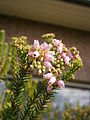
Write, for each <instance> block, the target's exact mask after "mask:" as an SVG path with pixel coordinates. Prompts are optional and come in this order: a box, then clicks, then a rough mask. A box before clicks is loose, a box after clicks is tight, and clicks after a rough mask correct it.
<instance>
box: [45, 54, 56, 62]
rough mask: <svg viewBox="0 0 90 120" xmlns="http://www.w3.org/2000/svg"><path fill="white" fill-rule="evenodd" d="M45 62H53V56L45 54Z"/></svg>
mask: <svg viewBox="0 0 90 120" xmlns="http://www.w3.org/2000/svg"><path fill="white" fill-rule="evenodd" d="M45 60H46V61H54V56H53V55H50V54H45Z"/></svg>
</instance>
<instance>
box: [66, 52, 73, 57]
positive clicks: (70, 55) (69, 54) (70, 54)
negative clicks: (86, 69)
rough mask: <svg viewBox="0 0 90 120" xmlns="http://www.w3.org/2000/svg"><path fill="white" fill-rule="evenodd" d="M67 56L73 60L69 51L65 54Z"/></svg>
mask: <svg viewBox="0 0 90 120" xmlns="http://www.w3.org/2000/svg"><path fill="white" fill-rule="evenodd" d="M67 55H68V56H69V57H70V58H71V59H72V58H73V55H72V53H71V52H70V51H68V52H67Z"/></svg>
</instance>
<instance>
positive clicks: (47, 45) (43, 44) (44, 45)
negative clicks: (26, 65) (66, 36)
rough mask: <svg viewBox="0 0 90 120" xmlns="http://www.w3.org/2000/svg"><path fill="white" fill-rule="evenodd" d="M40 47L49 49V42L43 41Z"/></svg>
mask: <svg viewBox="0 0 90 120" xmlns="http://www.w3.org/2000/svg"><path fill="white" fill-rule="evenodd" d="M41 47H42V48H43V50H50V48H51V44H47V43H46V42H44V43H42V44H41Z"/></svg>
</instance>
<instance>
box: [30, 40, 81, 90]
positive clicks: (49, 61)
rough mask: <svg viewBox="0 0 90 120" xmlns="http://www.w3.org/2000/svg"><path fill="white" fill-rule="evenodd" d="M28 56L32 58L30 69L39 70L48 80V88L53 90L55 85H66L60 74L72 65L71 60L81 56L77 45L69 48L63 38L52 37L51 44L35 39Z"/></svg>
mask: <svg viewBox="0 0 90 120" xmlns="http://www.w3.org/2000/svg"><path fill="white" fill-rule="evenodd" d="M28 56H29V60H31V64H30V69H32V70H36V71H38V73H39V75H41V74H42V75H43V78H44V79H46V80H48V84H49V85H48V88H47V90H48V91H51V90H52V89H53V86H54V85H58V86H59V87H60V88H63V87H65V84H64V81H63V80H62V79H61V77H60V76H61V74H62V73H63V71H65V68H67V67H66V66H70V65H71V61H73V60H75V59H77V58H79V52H78V51H77V49H76V48H75V47H72V48H70V49H67V48H66V47H65V45H64V44H63V43H62V40H58V39H52V41H51V42H50V43H49V44H47V43H46V42H44V43H42V44H41V45H40V44H39V41H38V40H34V45H32V46H31V49H30V51H29V52H28Z"/></svg>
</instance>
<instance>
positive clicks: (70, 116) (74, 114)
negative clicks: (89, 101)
mask: <svg viewBox="0 0 90 120" xmlns="http://www.w3.org/2000/svg"><path fill="white" fill-rule="evenodd" d="M45 113H46V114H47V116H48V120H59V115H60V114H61V113H60V111H59V108H58V107H56V111H55V114H54V116H52V104H51V103H49V104H48V109H47V110H46V111H45ZM40 119H41V120H44V117H43V116H42V117H41V118H40ZM60 119H62V120H90V106H85V105H83V106H82V107H80V105H79V103H77V106H76V107H71V106H70V105H69V103H66V108H65V110H64V112H63V113H62V114H61V118H60Z"/></svg>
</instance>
